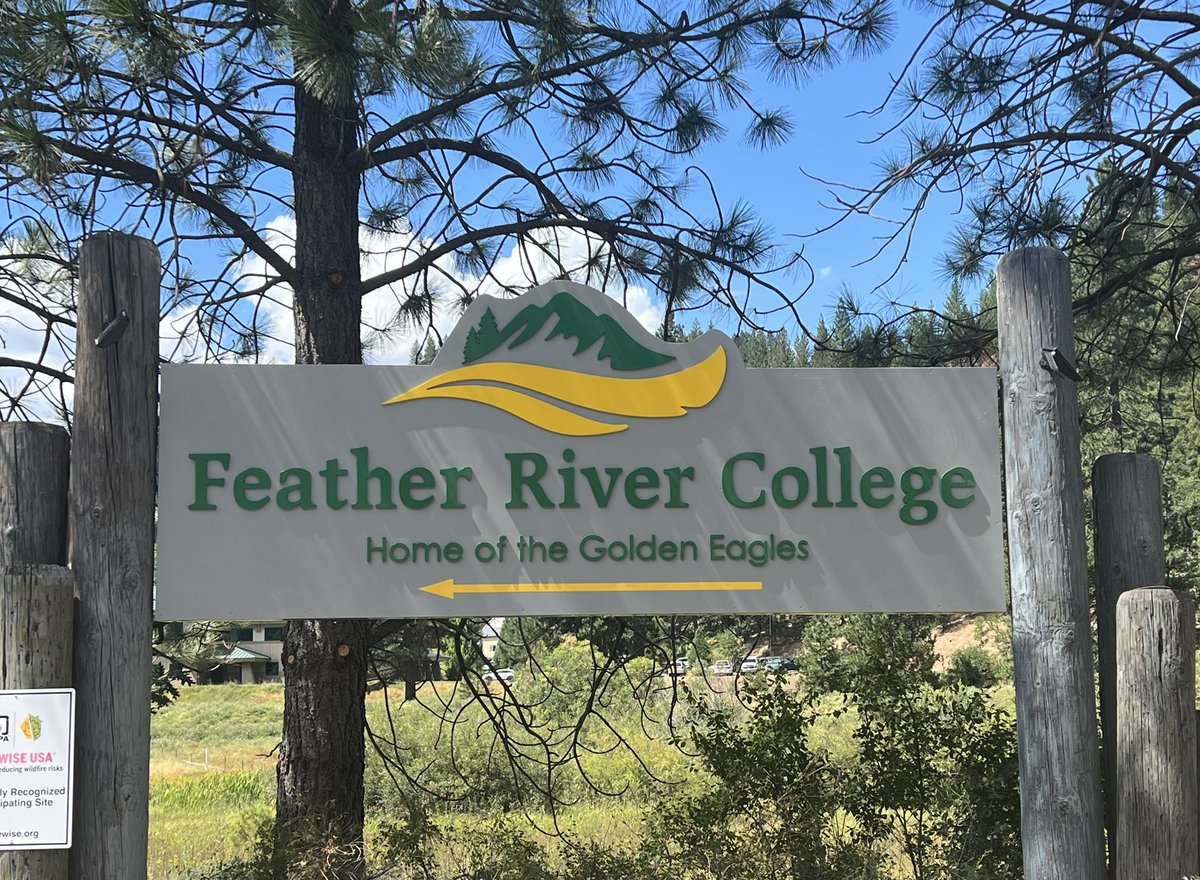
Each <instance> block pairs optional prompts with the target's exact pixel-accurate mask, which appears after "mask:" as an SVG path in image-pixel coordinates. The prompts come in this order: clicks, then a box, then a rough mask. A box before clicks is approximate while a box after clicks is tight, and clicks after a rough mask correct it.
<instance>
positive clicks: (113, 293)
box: [71, 233, 161, 880]
mask: <svg viewBox="0 0 1200 880" xmlns="http://www.w3.org/2000/svg"><path fill="white" fill-rule="evenodd" d="M79 273H80V275H79V327H78V342H77V344H76V353H75V434H74V438H73V443H72V451H71V534H72V542H71V564H72V567H73V568H74V569H75V577H76V581H77V584H78V587H77V589H78V592H79V610H78V616H77V619H76V626H75V687H76V689H77V694H76V706H77V712H78V726H77V732H76V736H77V756H76V767H77V768H78V770H77V775H76V785H75V840H74V845H73V846H72V848H71V877H72V880H145V878H146V845H147V837H148V825H149V797H150V792H149V785H150V784H149V766H150V662H151V660H150V629H151V607H150V606H151V601H152V595H153V578H154V491H155V471H156V462H155V450H156V445H157V444H156V440H157V424H158V423H157V411H158V409H157V380H158V304H159V284H160V278H161V267H160V265H159V256H158V251H157V250H156V249H155V247H154V244H153V243H152V242H150V241H147V240H146V239H143V238H136V237H133V236H129V235H123V234H120V233H105V234H102V235H98V236H95V237H94V238H91V239H89V240H88V241H85V242H84V244H83V247H82V249H81V251H80V266H79Z"/></svg>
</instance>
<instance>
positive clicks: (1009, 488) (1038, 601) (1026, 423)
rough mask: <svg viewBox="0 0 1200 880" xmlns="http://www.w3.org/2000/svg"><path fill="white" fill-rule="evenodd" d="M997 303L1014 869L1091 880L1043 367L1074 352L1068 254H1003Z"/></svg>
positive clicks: (1099, 859) (1074, 608)
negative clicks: (1016, 769) (1017, 815)
mask: <svg viewBox="0 0 1200 880" xmlns="http://www.w3.org/2000/svg"><path fill="white" fill-rule="evenodd" d="M997 307H998V319H999V327H998V329H999V343H1000V374H1001V381H1002V385H1003V396H1004V470H1005V481H1006V483H1005V485H1006V500H1007V507H1008V541H1009V571H1010V574H1011V577H1012V618H1013V671H1014V677H1015V679H1016V692H1017V697H1016V703H1017V707H1016V708H1017V746H1018V756H1019V761H1020V774H1021V839H1022V848H1023V855H1024V865H1025V876H1026V877H1028V878H1030V880H1060V878H1062V880H1066V878H1071V880H1078V878H1083V877H1086V878H1098V877H1101V876H1103V874H1104V826H1103V816H1102V807H1101V796H1100V755H1099V747H1098V742H1097V739H1096V697H1095V690H1094V688H1095V686H1094V684H1093V680H1092V647H1091V645H1092V636H1091V619H1090V614H1089V609H1088V595H1087V551H1086V545H1085V542H1086V538H1085V536H1084V528H1083V475H1082V472H1081V469H1080V454H1079V405H1078V398H1077V393H1076V389H1075V383H1074V382H1072V381H1071V380H1070V379H1069V378H1067V377H1066V376H1065V375H1063V374H1062V373H1061V372H1056V371H1054V370H1052V369H1047V368H1046V367H1045V366H1043V362H1044V361H1043V359H1044V357H1045V355H1044V353H1043V349H1057V350H1058V353H1059V354H1060V355H1061V356H1063V357H1065V358H1068V359H1071V360H1073V359H1074V344H1073V342H1072V332H1071V279H1070V272H1069V271H1068V267H1067V258H1066V257H1065V256H1064V255H1063V254H1062V253H1060V252H1058V251H1056V250H1054V249H1052V248H1025V249H1022V250H1018V251H1014V252H1012V253H1010V254H1008V255H1006V256H1005V257H1004V258H1003V259H1001V260H1000V264H999V266H998V267H997ZM1051 356H1052V355H1051ZM1051 365H1052V364H1051Z"/></svg>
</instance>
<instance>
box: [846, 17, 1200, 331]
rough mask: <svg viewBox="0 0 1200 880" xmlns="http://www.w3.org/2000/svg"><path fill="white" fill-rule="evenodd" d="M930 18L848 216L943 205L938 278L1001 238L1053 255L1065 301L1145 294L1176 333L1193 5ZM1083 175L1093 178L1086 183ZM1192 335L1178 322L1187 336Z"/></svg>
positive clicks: (849, 196) (1188, 211)
mask: <svg viewBox="0 0 1200 880" xmlns="http://www.w3.org/2000/svg"><path fill="white" fill-rule="evenodd" d="M926 8H927V9H928V10H929V11H930V12H931V13H932V14H933V15H934V17H935V24H934V26H933V28H932V29H931V31H930V32H929V34H928V35H927V36H926V39H925V41H924V43H923V44H922V46H921V48H920V49H919V50H918V51H917V52H915V53H914V54H913V56H912V58H911V59H910V62H909V64H908V66H907V67H906V69H905V70H904V71H903V73H902V75H900V76H898V77H897V80H896V84H895V86H894V88H893V89H892V90H891V92H890V93H889V95H888V97H887V100H886V101H885V102H884V104H883V106H881V107H880V108H878V109H877V110H876V113H877V114H879V115H880V118H881V119H882V111H884V110H885V109H887V110H890V111H894V112H895V113H896V114H897V116H898V118H897V119H893V120H889V121H888V122H886V123H885V124H884V126H883V128H884V130H883V132H882V133H881V142H882V143H883V144H885V145H890V153H889V155H888V156H887V158H886V159H885V160H884V161H883V163H882V164H881V170H880V173H879V175H878V176H877V177H876V179H875V180H874V181H872V182H871V183H869V184H868V185H867V186H865V187H864V188H861V189H859V190H858V191H857V192H856V191H854V190H849V189H848V190H847V191H846V193H845V195H844V201H843V204H844V205H845V207H846V211H847V212H848V213H849V214H855V213H868V212H875V211H879V210H882V209H884V206H885V205H886V206H889V207H891V208H895V207H896V206H897V205H899V206H900V210H901V215H900V218H899V220H898V222H897V224H896V226H895V227H894V229H893V232H892V233H891V236H890V240H891V241H892V242H894V243H898V244H899V245H900V246H901V248H902V250H906V249H907V243H908V241H910V240H911V237H912V236H913V235H914V234H915V233H916V229H917V225H918V222H919V219H920V216H921V213H922V211H923V210H925V209H926V208H927V207H928V206H929V205H930V204H932V203H934V202H940V203H942V204H945V203H946V202H947V200H954V199H957V200H958V204H959V206H960V207H961V217H962V223H961V225H960V226H959V228H958V230H957V231H956V232H955V233H954V235H953V238H952V240H951V241H950V242H949V245H948V248H947V253H946V257H945V269H946V271H947V274H948V275H951V276H953V277H959V278H973V279H976V280H986V279H987V278H988V276H989V273H990V272H991V267H992V259H993V258H994V257H996V256H999V255H1001V254H1003V253H1004V252H1006V251H1008V250H1011V249H1013V248H1016V247H1021V246H1026V245H1034V244H1050V245H1053V246H1056V247H1060V248H1063V249H1065V250H1067V251H1068V252H1069V253H1070V255H1071V258H1072V263H1073V266H1074V267H1075V268H1076V270H1077V271H1078V273H1079V278H1080V282H1081V288H1080V289H1079V290H1078V292H1077V294H1076V301H1077V303H1078V305H1079V306H1080V307H1088V306H1091V305H1094V304H1095V303H1098V302H1100V301H1101V300H1104V299H1108V298H1116V299H1119V300H1120V301H1121V302H1123V303H1126V304H1130V303H1133V302H1135V301H1145V302H1150V303H1153V304H1155V305H1156V306H1157V307H1158V308H1161V309H1163V310H1164V311H1166V312H1168V313H1170V314H1171V315H1172V317H1173V319H1174V320H1175V323H1176V325H1177V326H1180V327H1181V328H1182V329H1184V330H1186V331H1190V329H1191V324H1192V318H1191V316H1190V314H1189V312H1190V303H1189V300H1190V297H1189V293H1190V291H1191V289H1192V288H1193V286H1194V277H1195V272H1194V270H1195V261H1196V258H1197V257H1198V256H1200V244H1197V242H1200V235H1198V234H1197V233H1198V232H1200V214H1198V213H1197V211H1196V207H1195V206H1196V203H1197V194H1198V192H1200V159H1198V158H1197V156H1198V154H1197V151H1196V143H1197V136H1198V135H1200V122H1198V121H1197V116H1196V114H1195V113H1194V112H1193V105H1194V103H1195V101H1196V100H1197V98H1200V80H1198V79H1197V77H1196V75H1195V74H1196V69H1197V68H1196V64H1195V58H1196V53H1197V50H1198V49H1200V43H1198V37H1200V13H1198V10H1197V7H1196V4H1195V3H1192V2H1178V0H1144V2H1126V0H1111V2H1110V0H1104V2H1083V3H1080V2H1075V0H1036V2H1030V3H1013V2H1008V0H933V2H930V3H928V4H927V6H926ZM1089 176H1090V177H1091V178H1092V182H1091V185H1088V183H1087V181H1088V178H1089ZM1188 335H1189V337H1190V335H1191V334H1190V332H1189V333H1188Z"/></svg>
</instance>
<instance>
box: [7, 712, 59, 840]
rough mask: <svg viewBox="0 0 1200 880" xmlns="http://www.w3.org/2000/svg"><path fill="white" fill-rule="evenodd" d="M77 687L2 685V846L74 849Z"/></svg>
mask: <svg viewBox="0 0 1200 880" xmlns="http://www.w3.org/2000/svg"><path fill="white" fill-rule="evenodd" d="M74 756H75V691H74V690H72V689H70V688H65V689H60V690H37V691H0V852H2V851H4V850H26V849H70V847H71V798H72V790H71V783H72V770H73V759H74Z"/></svg>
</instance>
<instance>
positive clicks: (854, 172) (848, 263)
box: [700, 7, 977, 324]
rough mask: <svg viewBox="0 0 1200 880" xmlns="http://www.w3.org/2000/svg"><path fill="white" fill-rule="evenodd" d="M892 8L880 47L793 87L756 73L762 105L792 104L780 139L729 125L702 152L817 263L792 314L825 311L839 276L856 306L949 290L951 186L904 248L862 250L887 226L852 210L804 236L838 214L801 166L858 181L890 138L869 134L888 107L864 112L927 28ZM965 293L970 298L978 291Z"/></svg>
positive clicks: (926, 297) (868, 175) (897, 206)
mask: <svg viewBox="0 0 1200 880" xmlns="http://www.w3.org/2000/svg"><path fill="white" fill-rule="evenodd" d="M898 12H899V16H898V20H897V28H896V30H895V36H894V38H893V41H892V45H891V47H890V48H889V49H888V50H887V51H886V52H883V53H881V54H879V55H876V56H874V57H872V58H869V59H852V60H848V61H846V62H844V63H843V64H841V65H839V66H838V67H836V68H834V69H832V70H829V71H826V72H824V73H822V74H819V75H817V76H815V77H814V78H813V79H812V81H811V82H809V83H806V84H805V85H803V86H801V87H798V88H797V87H794V86H786V87H779V86H773V85H772V84H771V83H767V82H756V83H755V87H756V89H757V90H758V94H759V95H761V96H762V98H763V100H762V102H761V103H762V104H763V105H765V106H784V107H786V108H787V109H788V111H789V112H790V113H791V115H792V118H793V120H794V121H795V123H796V130H795V133H794V134H793V136H792V138H791V140H790V141H789V142H788V143H787V144H786V145H783V146H780V147H777V148H775V149H773V150H771V151H768V152H765V153H764V152H760V151H757V150H753V149H751V148H749V147H747V146H745V145H744V144H743V143H742V142H741V140H740V137H739V135H738V132H737V130H736V128H733V127H731V130H730V133H729V135H728V136H727V137H726V138H725V140H724V141H723V142H722V143H720V144H718V145H716V146H714V147H711V148H709V149H707V150H706V151H705V153H704V154H703V156H702V158H701V162H700V164H702V165H704V166H705V167H706V168H708V169H709V170H710V171H711V172H712V173H713V174H714V176H716V177H717V178H718V180H719V185H720V192H721V194H722V198H723V199H724V200H725V201H726V202H730V201H732V200H733V199H734V198H736V197H741V198H743V199H745V200H746V201H748V202H750V203H751V204H752V205H754V207H755V208H756V209H757V210H758V211H759V213H760V214H761V216H762V217H763V218H764V220H766V222H768V223H769V224H770V225H771V226H772V227H773V229H774V230H775V232H776V233H777V235H779V236H781V237H784V239H785V241H786V242H787V244H788V245H789V246H791V247H796V246H801V245H802V246H803V248H804V253H805V256H806V257H807V258H808V260H809V262H810V263H811V264H812V267H813V270H814V272H815V273H816V279H815V283H814V286H813V289H812V290H811V291H810V292H809V293H808V294H807V295H806V296H805V297H804V299H803V300H802V301H801V306H800V314H801V317H802V318H803V319H804V320H805V321H806V322H809V321H811V322H812V323H814V324H815V322H816V318H817V316H818V315H819V314H822V313H825V314H828V313H829V312H831V311H832V309H833V306H834V304H835V303H836V300H837V296H838V292H839V291H840V290H841V289H842V288H843V286H845V287H847V288H849V289H850V290H851V291H852V292H853V293H854V294H855V296H856V298H857V299H858V301H859V303H860V305H862V306H863V307H864V308H871V307H874V306H878V305H881V304H884V303H886V302H887V301H889V300H892V299H895V300H899V301H902V302H906V303H912V302H915V303H917V304H920V305H928V304H929V303H931V302H932V303H933V304H935V305H941V304H942V302H944V300H945V298H946V294H947V292H948V290H949V283H948V282H947V281H946V280H945V279H944V277H943V276H942V274H941V272H940V269H939V267H940V259H939V258H940V255H941V254H942V252H943V250H944V247H945V243H946V241H947V239H948V236H949V233H950V231H951V230H952V229H953V228H954V225H955V223H956V220H957V218H956V216H955V212H956V211H957V209H958V207H959V200H958V198H957V196H948V195H947V196H940V197H936V198H934V199H933V200H932V201H931V203H930V205H929V206H928V208H927V209H926V210H925V211H924V212H923V215H922V217H921V220H920V222H919V223H918V226H917V233H916V235H915V236H914V238H913V240H912V243H911V247H910V248H909V251H908V253H907V255H905V254H903V253H902V249H901V248H899V247H896V246H892V247H890V248H889V249H887V250H886V251H885V252H884V253H883V254H882V255H880V256H879V257H877V258H875V259H874V260H869V258H870V256H871V254H873V253H874V252H875V251H876V250H877V249H878V248H879V246H880V244H881V243H882V238H883V237H884V236H887V235H889V234H890V233H891V232H893V231H894V229H895V227H894V226H893V225H891V224H890V223H888V222H886V221H885V220H884V219H878V220H871V219H868V218H855V219H853V220H851V221H849V222H846V223H843V224H842V225H840V226H838V227H837V228H834V229H831V230H828V231H825V232H822V233H820V234H819V235H815V236H812V237H808V236H810V235H811V234H812V233H814V232H815V231H816V230H818V229H820V228H822V227H826V226H828V225H829V224H831V223H832V222H833V221H835V220H836V219H837V217H838V216H839V214H838V212H837V211H836V210H834V209H833V208H831V207H823V205H825V206H831V205H833V203H834V199H833V198H832V197H831V195H830V188H829V187H828V186H826V185H824V184H822V183H820V182H818V181H816V180H813V179H811V178H810V177H806V176H805V174H804V173H802V172H801V169H803V170H804V171H805V172H807V173H808V174H809V175H813V176H815V177H818V178H822V179H826V180H836V181H839V182H842V183H846V184H853V185H858V186H863V185H866V184H868V183H869V182H870V181H872V180H873V176H874V174H875V173H876V169H875V166H876V163H877V162H878V161H879V159H880V158H881V157H882V156H883V155H884V154H885V153H886V152H888V151H890V150H891V149H893V148H894V145H895V144H897V143H898V139H897V138H895V137H894V136H893V137H892V138H888V139H885V141H884V142H883V143H871V142H870V141H871V140H872V139H873V138H875V137H876V135H878V134H879V133H880V132H881V131H883V130H884V129H886V128H888V127H889V126H891V125H893V124H894V123H895V122H896V121H897V119H898V112H899V111H898V109H897V108H895V107H888V108H885V109H884V110H883V111H882V112H881V113H879V114H878V115H875V116H869V115H867V114H866V113H865V112H864V111H868V110H871V109H873V108H876V107H878V106H879V105H880V104H881V103H882V102H883V101H884V99H885V98H886V96H887V93H888V89H889V88H890V87H891V85H892V82H893V79H894V78H895V77H897V76H899V75H900V73H901V72H902V70H903V68H904V65H905V63H906V62H907V61H908V59H909V57H910V56H911V54H912V53H913V51H914V49H915V47H916V46H917V45H918V43H919V41H920V39H921V37H922V36H924V34H925V32H926V28H927V26H928V22H929V19H928V18H927V17H926V16H925V15H924V14H922V13H921V12H919V11H917V10H914V9H912V8H908V7H900V8H899V9H898ZM904 207H905V206H904V205H903V203H901V202H898V201H893V202H890V203H886V204H885V205H884V207H883V210H882V211H881V212H880V213H881V215H883V216H887V217H891V218H897V217H900V216H902V210H903V208H904ZM905 256H906V259H905ZM864 261H867V262H865V263H864ZM857 264H862V265H857ZM898 266H899V271H897V267H898ZM893 273H895V275H894V277H891V276H893ZM889 278H890V280H889ZM880 285H883V286H882V287H881V286H880ZM967 293H968V298H969V299H971V300H972V301H974V299H975V298H976V296H977V291H973V290H970V289H968V290H967Z"/></svg>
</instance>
